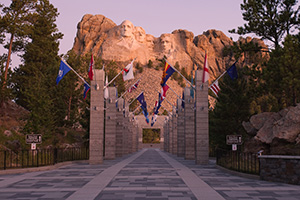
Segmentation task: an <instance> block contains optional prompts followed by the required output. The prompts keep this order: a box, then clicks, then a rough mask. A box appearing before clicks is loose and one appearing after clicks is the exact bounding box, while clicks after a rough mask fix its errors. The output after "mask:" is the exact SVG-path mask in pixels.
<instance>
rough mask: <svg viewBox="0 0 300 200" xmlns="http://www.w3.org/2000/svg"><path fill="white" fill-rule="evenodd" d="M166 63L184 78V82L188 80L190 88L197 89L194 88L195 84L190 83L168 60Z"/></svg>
mask: <svg viewBox="0 0 300 200" xmlns="http://www.w3.org/2000/svg"><path fill="white" fill-rule="evenodd" d="M165 61H166V62H167V63H168V64H169V65H170V66H171V67H172V68H173V69H174V70H175V71H176V72H177V73H178V74H179V75H180V76H182V78H184V80H186V82H187V83H188V84H190V86H191V87H192V88H193V89H195V87H194V86H193V84H192V83H191V82H190V81H189V80H187V79H186V78H185V77H184V76H183V75H182V74H181V73H180V72H179V71H178V70H177V69H176V68H175V67H173V66H172V65H171V64H170V63H169V62H168V61H167V59H165Z"/></svg>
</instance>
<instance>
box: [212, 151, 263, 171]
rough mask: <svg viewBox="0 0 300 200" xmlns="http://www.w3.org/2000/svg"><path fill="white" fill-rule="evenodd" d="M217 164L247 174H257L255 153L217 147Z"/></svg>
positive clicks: (257, 160)
mask: <svg viewBox="0 0 300 200" xmlns="http://www.w3.org/2000/svg"><path fill="white" fill-rule="evenodd" d="M216 154H217V156H216V158H217V165H220V166H222V167H224V168H227V169H230V170H235V171H239V172H243V173H248V174H257V175H259V170H260V169H259V159H258V157H257V154H253V153H243V152H239V151H228V150H223V149H217V151H216Z"/></svg>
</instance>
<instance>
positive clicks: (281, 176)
mask: <svg viewBox="0 0 300 200" xmlns="http://www.w3.org/2000/svg"><path fill="white" fill-rule="evenodd" d="M259 160H260V178H261V179H263V180H268V181H276V182H283V183H289V184H297V185H300V156H281V155H262V156H259Z"/></svg>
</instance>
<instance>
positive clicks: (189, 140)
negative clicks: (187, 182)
mask: <svg viewBox="0 0 300 200" xmlns="http://www.w3.org/2000/svg"><path fill="white" fill-rule="evenodd" d="M184 101H185V108H184V136H185V157H184V158H185V159H187V160H194V159H195V112H194V100H193V98H192V97H191V95H190V88H189V87H186V88H185V89H184Z"/></svg>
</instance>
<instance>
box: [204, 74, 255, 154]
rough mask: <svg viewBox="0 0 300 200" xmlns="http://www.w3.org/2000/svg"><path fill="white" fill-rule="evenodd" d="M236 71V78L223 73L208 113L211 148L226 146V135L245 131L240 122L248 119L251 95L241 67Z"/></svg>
mask: <svg viewBox="0 0 300 200" xmlns="http://www.w3.org/2000/svg"><path fill="white" fill-rule="evenodd" d="M238 71H239V78H238V79H237V80H234V81H233V80H231V79H230V77H229V76H228V75H224V77H223V78H222V81H220V82H219V87H220V92H219V93H218V98H217V103H216V105H215V108H214V110H213V111H211V112H210V115H209V134H210V136H209V137H210V146H211V147H213V148H218V147H219V148H227V145H226V135H237V134H239V135H240V134H244V133H245V131H244V129H243V127H242V122H243V121H247V120H248V117H249V105H250V102H251V97H250V95H249V93H248V88H247V81H246V79H245V77H244V76H243V72H242V71H243V69H239V70H238Z"/></svg>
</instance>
